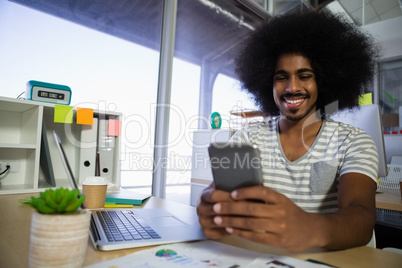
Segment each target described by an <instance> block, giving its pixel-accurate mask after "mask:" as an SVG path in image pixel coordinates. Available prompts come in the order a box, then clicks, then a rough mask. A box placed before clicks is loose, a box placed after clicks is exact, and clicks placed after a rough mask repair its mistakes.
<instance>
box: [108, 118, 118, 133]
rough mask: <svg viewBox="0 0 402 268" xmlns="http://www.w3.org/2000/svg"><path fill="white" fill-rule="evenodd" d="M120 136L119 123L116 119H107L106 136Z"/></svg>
mask: <svg viewBox="0 0 402 268" xmlns="http://www.w3.org/2000/svg"><path fill="white" fill-rule="evenodd" d="M120 134H121V121H120V120H116V119H109V127H108V131H107V135H108V136H120Z"/></svg>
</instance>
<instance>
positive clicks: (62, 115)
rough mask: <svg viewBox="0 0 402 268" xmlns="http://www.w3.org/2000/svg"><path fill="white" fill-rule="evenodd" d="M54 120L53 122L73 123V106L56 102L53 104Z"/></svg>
mask: <svg viewBox="0 0 402 268" xmlns="http://www.w3.org/2000/svg"><path fill="white" fill-rule="evenodd" d="M54 122H55V123H65V124H72V123H73V107H72V106H68V105H60V104H56V105H55V106H54Z"/></svg>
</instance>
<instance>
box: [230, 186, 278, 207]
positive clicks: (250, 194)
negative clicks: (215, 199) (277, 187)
mask: <svg viewBox="0 0 402 268" xmlns="http://www.w3.org/2000/svg"><path fill="white" fill-rule="evenodd" d="M230 196H231V198H232V199H233V200H261V201H263V202H264V203H271V204H276V203H278V202H279V201H280V199H281V198H282V196H283V195H282V194H280V193H278V192H276V191H274V190H272V189H271V188H269V187H265V186H253V187H244V188H240V189H237V190H235V191H233V192H231V194H230Z"/></svg>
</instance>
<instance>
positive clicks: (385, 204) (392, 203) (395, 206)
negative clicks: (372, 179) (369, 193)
mask: <svg viewBox="0 0 402 268" xmlns="http://www.w3.org/2000/svg"><path fill="white" fill-rule="evenodd" d="M375 202H376V207H377V208H382V209H390V210H395V211H401V212H402V197H401V193H400V191H392V190H379V192H378V193H376V195H375Z"/></svg>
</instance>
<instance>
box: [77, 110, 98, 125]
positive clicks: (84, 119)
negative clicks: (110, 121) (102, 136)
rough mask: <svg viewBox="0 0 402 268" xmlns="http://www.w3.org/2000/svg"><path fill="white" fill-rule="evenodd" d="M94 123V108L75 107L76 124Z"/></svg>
mask: <svg viewBox="0 0 402 268" xmlns="http://www.w3.org/2000/svg"><path fill="white" fill-rule="evenodd" d="M93 123H94V110H93V109H88V108H79V107H77V124H81V125H92V124H93Z"/></svg>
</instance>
